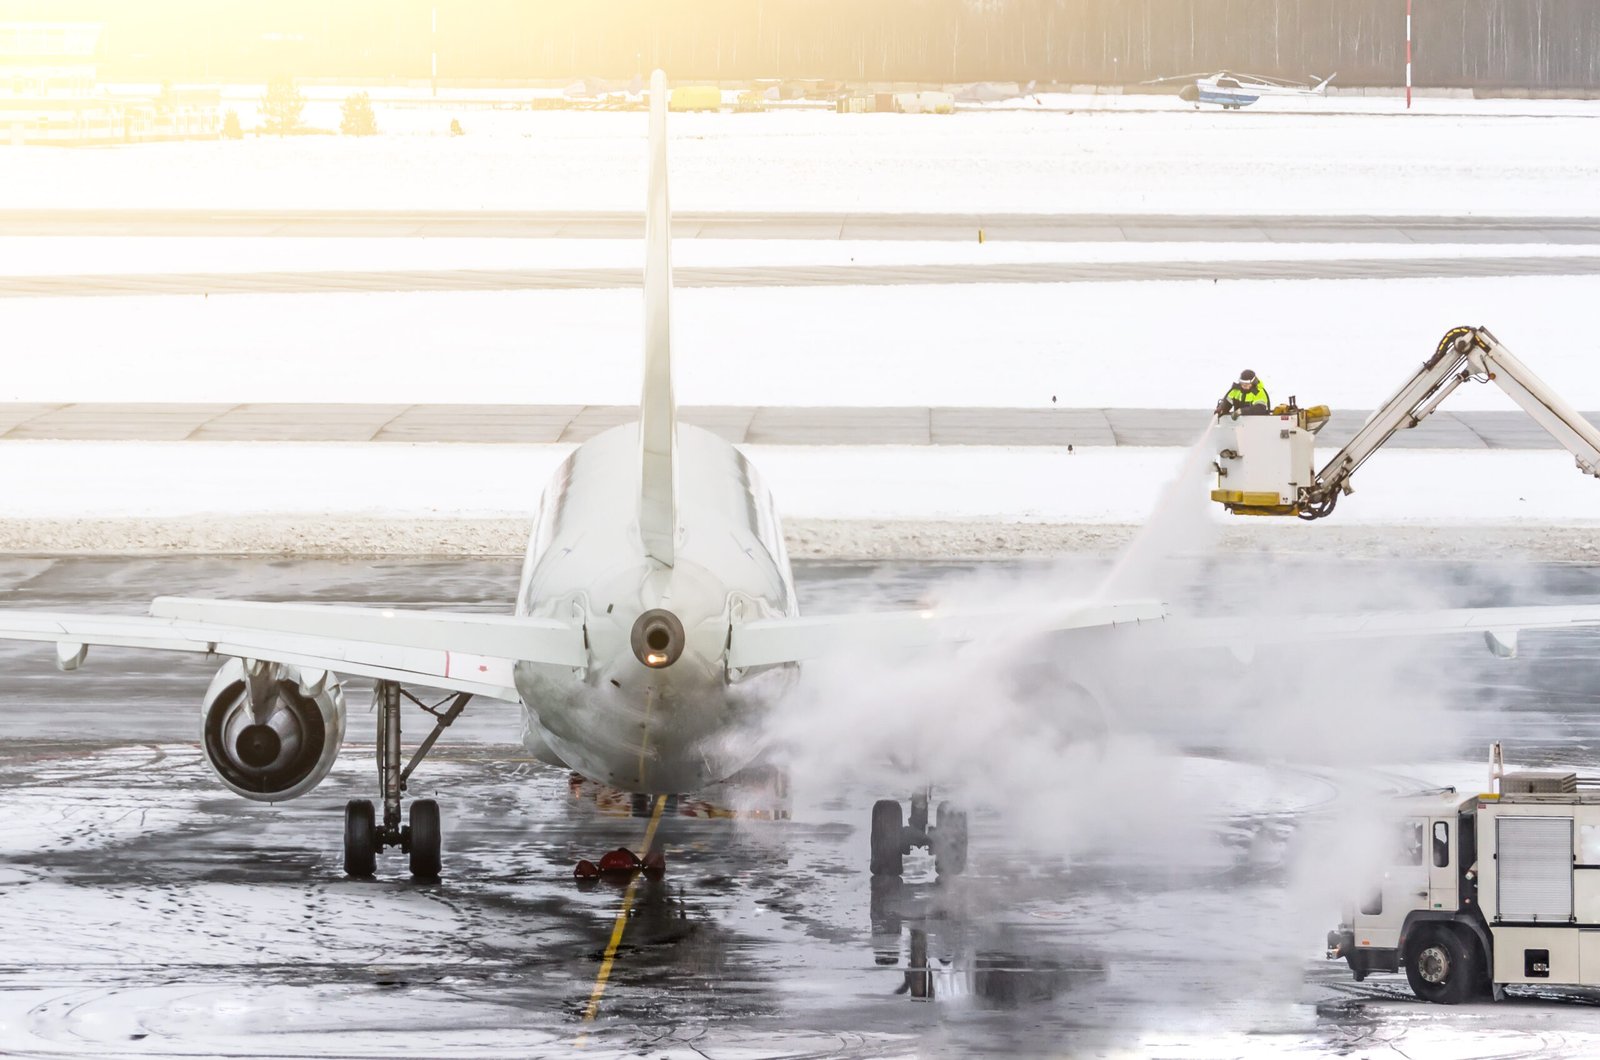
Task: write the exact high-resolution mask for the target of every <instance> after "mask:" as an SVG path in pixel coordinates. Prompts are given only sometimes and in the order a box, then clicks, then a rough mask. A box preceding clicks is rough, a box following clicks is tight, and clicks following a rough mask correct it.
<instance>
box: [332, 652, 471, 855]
mask: <svg viewBox="0 0 1600 1060" xmlns="http://www.w3.org/2000/svg"><path fill="white" fill-rule="evenodd" d="M402 697H404V698H405V699H409V700H411V701H412V702H413V703H415V704H416V705H417V706H419V707H421V708H422V709H423V710H424V711H426V712H427V713H428V714H431V715H432V716H433V719H434V726H433V731H432V732H430V733H429V734H428V736H427V738H426V739H424V740H423V741H422V743H421V744H419V745H418V746H417V749H416V751H415V752H413V753H412V755H411V761H410V762H403V755H402V753H401V748H400V709H401V699H402ZM471 698H472V696H471V695H470V694H469V693H466V692H459V693H457V694H456V695H455V696H453V697H451V699H450V700H449V703H450V705H449V707H445V706H444V701H442V700H441V701H440V702H439V703H435V704H433V705H432V706H429V705H428V704H426V703H424V702H422V701H421V700H420V699H418V698H417V697H416V696H413V695H412V694H411V693H409V692H407V691H405V690H404V689H403V688H401V687H400V685H399V684H398V683H396V682H394V681H379V682H378V683H377V684H376V685H375V686H374V687H373V690H372V700H373V706H374V707H375V708H376V711H377V715H378V754H377V758H378V789H379V791H380V792H381V793H382V795H383V819H382V821H379V820H378V819H377V814H376V812H375V810H374V807H373V805H372V803H371V802H369V801H367V800H366V799H353V800H351V802H350V803H349V804H348V805H347V806H346V807H345V810H344V871H345V874H346V875H348V876H353V877H357V878H362V877H369V876H372V875H373V874H374V873H375V872H376V871H377V868H378V857H377V856H378V852H379V851H381V850H384V849H385V848H387V847H399V848H400V849H401V850H404V851H405V852H406V853H407V854H409V855H410V861H411V864H410V868H411V875H412V876H413V877H414V878H415V879H418V880H422V881H430V882H431V881H433V880H437V879H438V878H439V870H440V868H441V867H442V861H441V857H440V849H441V847H442V846H443V842H442V839H443V830H442V829H441V828H440V826H439V804H438V803H437V802H434V801H433V800H432V799H418V800H416V801H415V802H413V803H412V804H411V809H410V813H409V818H410V821H409V823H408V824H406V825H404V826H402V825H401V823H400V822H401V819H402V816H403V815H402V812H401V811H402V806H401V796H402V795H403V794H404V792H405V790H406V781H407V780H408V779H409V778H410V776H411V772H412V770H414V769H416V768H417V764H418V763H419V762H421V761H422V760H423V759H424V758H425V757H427V754H428V752H429V751H430V750H432V749H433V745H434V743H435V742H436V741H437V740H438V739H439V735H440V734H441V733H443V732H444V730H445V729H447V728H449V726H450V723H451V722H453V721H455V720H456V719H457V718H458V717H460V716H461V712H462V710H464V709H465V708H466V705H467V701H468V700H470V699H471ZM402 766H403V768H402Z"/></svg>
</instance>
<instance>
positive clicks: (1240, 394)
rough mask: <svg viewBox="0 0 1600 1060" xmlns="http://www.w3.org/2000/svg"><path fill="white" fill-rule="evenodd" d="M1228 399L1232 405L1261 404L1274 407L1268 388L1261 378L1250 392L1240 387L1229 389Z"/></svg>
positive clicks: (1265, 406) (1264, 406)
mask: <svg viewBox="0 0 1600 1060" xmlns="http://www.w3.org/2000/svg"><path fill="white" fill-rule="evenodd" d="M1227 401H1228V404H1230V405H1260V406H1262V407H1263V408H1269V409H1270V408H1271V407H1272V399H1271V398H1269V397H1267V388H1266V387H1265V386H1263V385H1262V383H1261V380H1259V379H1257V380H1256V388H1255V389H1254V390H1252V391H1250V392H1249V393H1246V392H1245V391H1243V390H1240V389H1239V388H1238V387H1234V388H1233V389H1232V390H1230V391H1228V397H1227Z"/></svg>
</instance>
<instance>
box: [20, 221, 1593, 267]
mask: <svg viewBox="0 0 1600 1060" xmlns="http://www.w3.org/2000/svg"><path fill="white" fill-rule="evenodd" d="M977 233H978V230H977V229H976V228H974V229H973V234H972V238H971V239H970V240H966V241H963V242H956V241H954V240H903V239H897V240H853V239H684V240H679V241H678V242H677V243H676V244H675V245H674V247H673V252H672V261H673V264H674V265H675V266H679V267H682V266H689V267H696V266H717V267H725V268H726V267H744V266H756V265H858V266H863V267H867V266H877V265H1019V264H1022V265H1026V264H1033V263H1036V262H1070V263H1098V262H1119V263H1127V262H1139V263H1144V262H1172V261H1230V262H1233V261H1330V260H1348V259H1352V258H1359V259H1363V260H1374V259H1376V260H1392V261H1414V260H1417V259H1424V258H1504V257H1546V258H1572V257H1594V256H1596V254H1600V248H1597V247H1596V246H1595V245H1594V244H1581V243H1580V244H1549V243H1466V244H1450V243H1280V242H1275V241H1273V242H1268V241H1247V242H1232V243H1200V242H1168V243H1157V242H1126V241H1122V242H1115V243H1101V242H1028V241H1024V240H1000V241H996V240H994V239H992V238H990V239H988V240H987V241H986V242H981V243H980V242H979V241H978V238H977ZM643 261H644V241H643V240H641V239H494V238H457V237H448V236H430V237H419V238H403V237H380V238H364V237H359V236H350V237H327V238H324V237H299V236H281V237H274V238H270V239H260V238H256V239H252V238H247V237H227V236H155V237H122V236H0V276H60V275H83V274H99V273H138V274H144V273H162V272H203V273H218V274H229V273H243V272H271V271H293V272H336V271H343V270H361V271H374V272H382V271H393V270H400V269H405V270H412V269H595V268H625V269H638V268H639V267H640V265H641V263H642V262H643Z"/></svg>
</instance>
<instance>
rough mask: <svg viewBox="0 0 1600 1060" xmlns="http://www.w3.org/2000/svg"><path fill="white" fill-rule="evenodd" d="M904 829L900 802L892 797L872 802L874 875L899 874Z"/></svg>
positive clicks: (904, 848)
mask: <svg viewBox="0 0 1600 1060" xmlns="http://www.w3.org/2000/svg"><path fill="white" fill-rule="evenodd" d="M904 831H905V828H904V826H903V825H902V824H901V823H900V804H899V803H898V802H895V801H894V800H893V799H879V800H878V801H877V802H875V803H873V804H872V874H873V875H874V876H898V875H900V867H901V858H902V857H903V856H904V855H905V852H906V846H905V840H904V839H902V838H901V833H902V832H904Z"/></svg>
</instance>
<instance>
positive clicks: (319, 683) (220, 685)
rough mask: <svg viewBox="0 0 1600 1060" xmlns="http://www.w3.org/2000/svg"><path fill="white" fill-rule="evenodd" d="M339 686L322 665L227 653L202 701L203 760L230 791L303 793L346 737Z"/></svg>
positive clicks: (276, 797)
mask: <svg viewBox="0 0 1600 1060" xmlns="http://www.w3.org/2000/svg"><path fill="white" fill-rule="evenodd" d="M344 715H345V708H344V689H343V688H342V687H341V686H340V685H339V682H338V679H337V678H336V677H334V676H333V675H332V674H329V673H327V672H326V671H323V670H310V671H303V670H300V669H299V668H297V667H294V666H285V665H282V664H280V663H257V662H252V663H249V664H248V665H247V664H246V663H245V661H244V660H241V659H230V660H228V661H227V662H226V663H224V664H223V666H222V669H220V670H218V671H217V676H216V677H214V678H212V679H211V687H210V688H208V689H206V698H205V702H204V703H203V705H202V706H201V708H200V742H201V744H202V746H203V747H204V748H205V753H206V761H208V762H210V763H211V768H212V769H213V770H214V771H215V772H216V774H217V777H218V778H219V779H220V780H221V781H222V782H223V783H224V784H226V785H227V786H228V787H229V788H230V789H231V790H232V791H234V792H236V793H237V794H240V795H243V796H244V797H245V798H247V799H255V800H256V801H258V802H280V801H282V800H284V799H295V798H299V797H300V796H301V795H304V794H305V793H306V792H308V791H310V790H311V789H312V788H314V787H316V786H317V785H318V784H320V783H322V779H323V778H324V777H326V776H327V775H328V771H329V770H331V769H332V768H333V761H334V759H335V758H337V757H338V756H339V748H340V746H341V745H342V744H343V743H344Z"/></svg>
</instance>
